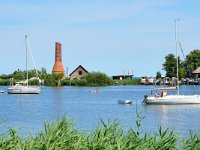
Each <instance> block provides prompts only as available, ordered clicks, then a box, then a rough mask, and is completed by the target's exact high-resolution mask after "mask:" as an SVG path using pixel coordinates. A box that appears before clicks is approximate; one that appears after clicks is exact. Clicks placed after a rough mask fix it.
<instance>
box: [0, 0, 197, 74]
mask: <svg viewBox="0 0 200 150" xmlns="http://www.w3.org/2000/svg"><path fill="white" fill-rule="evenodd" d="M199 8H200V1H198V0H193V1H188V0H151V1H150V0H74V1H70V0H57V1H54V0H42V1H41V0H29V1H27V0H10V1H7V0H1V1H0V41H1V47H0V55H1V58H0V60H1V61H0V62H1V63H0V74H3V73H4V74H8V73H12V72H13V71H14V70H17V69H21V70H24V69H25V46H24V35H25V34H28V35H29V42H30V46H31V49H32V53H33V56H34V59H35V62H36V65H37V68H38V69H41V67H45V68H46V69H47V71H48V72H49V73H50V72H51V71H52V67H53V64H54V55H55V42H56V41H58V42H60V43H61V44H62V52H63V65H64V67H65V68H68V71H69V73H71V72H72V71H73V70H74V69H75V68H76V67H77V66H78V65H82V66H83V67H85V69H87V70H88V71H100V72H104V73H106V74H107V75H109V76H112V75H117V74H123V73H126V74H128V71H129V72H132V71H133V74H134V76H155V74H156V72H157V71H161V73H162V75H165V72H164V71H163V70H162V64H163V62H164V60H165V59H164V57H165V56H166V55H167V54H169V53H174V54H175V40H174V19H176V18H180V21H179V22H178V36H179V40H180V42H181V44H182V48H183V50H184V52H185V54H186V55H187V54H189V53H190V51H192V50H194V49H200V28H199V27H200V19H199V16H200V10H199ZM29 61H30V59H29ZM29 64H31V61H30V63H29ZM29 67H30V69H31V68H33V65H32V64H31V65H30V66H29Z"/></svg>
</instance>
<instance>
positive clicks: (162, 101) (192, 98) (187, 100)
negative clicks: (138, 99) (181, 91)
mask: <svg viewBox="0 0 200 150" xmlns="http://www.w3.org/2000/svg"><path fill="white" fill-rule="evenodd" d="M144 103H145V104H149V105H180V104H200V95H179V96H177V95H172V96H166V97H159V98H156V97H147V98H146V99H145V100H144Z"/></svg>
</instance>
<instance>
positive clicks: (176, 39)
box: [175, 19, 179, 95]
mask: <svg viewBox="0 0 200 150" xmlns="http://www.w3.org/2000/svg"><path fill="white" fill-rule="evenodd" d="M177 21H179V19H175V41H176V77H177V95H179V76H178V70H179V68H178V67H179V66H178V38H177V23H176V22H177Z"/></svg>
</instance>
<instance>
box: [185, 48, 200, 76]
mask: <svg viewBox="0 0 200 150" xmlns="http://www.w3.org/2000/svg"><path fill="white" fill-rule="evenodd" d="M186 64H187V65H188V67H189V69H190V70H191V72H192V71H194V70H195V69H197V68H198V67H200V50H193V51H191V52H190V53H189V54H188V55H187V56H186Z"/></svg>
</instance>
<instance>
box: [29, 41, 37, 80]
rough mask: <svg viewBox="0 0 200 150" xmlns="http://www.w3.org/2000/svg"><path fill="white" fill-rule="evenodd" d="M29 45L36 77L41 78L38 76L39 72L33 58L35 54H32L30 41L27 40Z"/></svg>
mask: <svg viewBox="0 0 200 150" xmlns="http://www.w3.org/2000/svg"><path fill="white" fill-rule="evenodd" d="M27 44H28V49H29V52H30V54H31V58H32V61H33V65H34V68H35V72H36V76H37V77H39V76H38V71H37V69H36V64H35V60H34V58H33V54H32V51H31V47H30V44H29V40H28V39H27Z"/></svg>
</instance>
